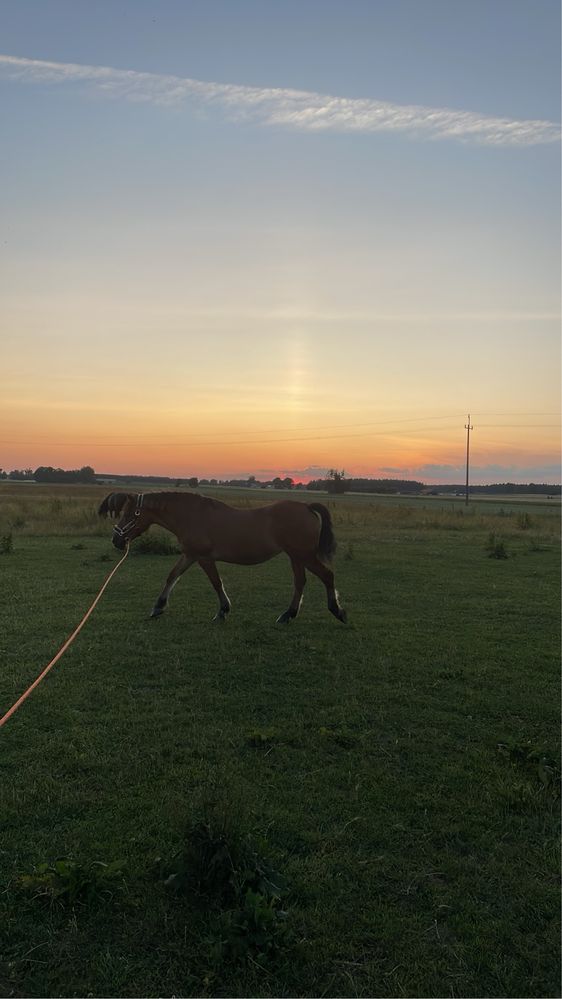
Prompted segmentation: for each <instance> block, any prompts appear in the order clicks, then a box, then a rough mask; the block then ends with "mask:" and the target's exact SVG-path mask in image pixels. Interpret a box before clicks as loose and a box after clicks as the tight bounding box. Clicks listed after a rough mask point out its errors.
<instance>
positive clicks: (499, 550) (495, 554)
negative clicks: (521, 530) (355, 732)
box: [486, 534, 509, 559]
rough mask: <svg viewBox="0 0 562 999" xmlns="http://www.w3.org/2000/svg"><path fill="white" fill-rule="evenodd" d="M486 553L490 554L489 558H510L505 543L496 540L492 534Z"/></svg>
mask: <svg viewBox="0 0 562 999" xmlns="http://www.w3.org/2000/svg"><path fill="white" fill-rule="evenodd" d="M486 551H487V552H488V558H498V559H503V558H509V555H508V553H507V550H506V547H505V544H504V542H503V541H500V540H499V539H498V538H496V535H495V534H490V536H489V538H488V543H487V545H486Z"/></svg>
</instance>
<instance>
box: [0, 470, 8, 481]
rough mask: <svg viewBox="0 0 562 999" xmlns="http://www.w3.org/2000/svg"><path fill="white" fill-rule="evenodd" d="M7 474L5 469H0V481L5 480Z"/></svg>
mask: <svg viewBox="0 0 562 999" xmlns="http://www.w3.org/2000/svg"><path fill="white" fill-rule="evenodd" d="M7 478H8V473H7V471H6V469H5V468H0V479H7Z"/></svg>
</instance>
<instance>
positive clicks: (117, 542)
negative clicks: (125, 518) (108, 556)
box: [111, 534, 127, 552]
mask: <svg viewBox="0 0 562 999" xmlns="http://www.w3.org/2000/svg"><path fill="white" fill-rule="evenodd" d="M111 541H112V543H113V545H114V546H115V548H117V549H118V550H119V551H120V552H122V551H123V549H124V548H125V546H126V544H127V542H126V541H125V538H121V537H119V535H118V534H114V535H113V537H112V539H111Z"/></svg>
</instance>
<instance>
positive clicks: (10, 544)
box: [0, 531, 14, 555]
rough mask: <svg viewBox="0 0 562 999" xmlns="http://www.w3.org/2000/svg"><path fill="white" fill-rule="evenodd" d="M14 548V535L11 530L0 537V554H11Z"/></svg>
mask: <svg viewBox="0 0 562 999" xmlns="http://www.w3.org/2000/svg"><path fill="white" fill-rule="evenodd" d="M13 550H14V535H13V534H12V532H11V531H8V533H7V534H4V535H3V537H1V538H0V555H11V554H12V552H13Z"/></svg>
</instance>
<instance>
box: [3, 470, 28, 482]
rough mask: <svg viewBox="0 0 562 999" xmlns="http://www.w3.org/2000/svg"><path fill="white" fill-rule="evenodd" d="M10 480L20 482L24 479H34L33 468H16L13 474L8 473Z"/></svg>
mask: <svg viewBox="0 0 562 999" xmlns="http://www.w3.org/2000/svg"><path fill="white" fill-rule="evenodd" d="M8 478H9V479H13V480H14V481H20V482H21V481H22V480H24V479H32V478H33V471H32V470H31V468H25V469H24V468H14V469H13V470H12V471H11V472H9V473H8Z"/></svg>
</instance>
